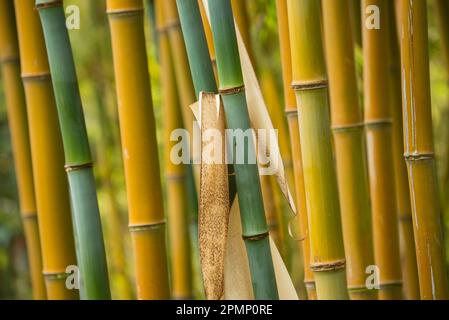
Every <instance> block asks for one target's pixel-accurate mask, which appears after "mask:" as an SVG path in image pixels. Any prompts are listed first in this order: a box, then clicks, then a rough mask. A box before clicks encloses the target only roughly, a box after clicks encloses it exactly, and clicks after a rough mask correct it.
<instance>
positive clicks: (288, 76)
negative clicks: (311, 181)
mask: <svg viewBox="0 0 449 320" xmlns="http://www.w3.org/2000/svg"><path fill="white" fill-rule="evenodd" d="M276 10H277V17H278V29H279V42H280V49H281V50H280V51H281V63H282V80H283V88H284V100H285V114H286V115H287V121H288V127H289V132H290V142H291V150H292V151H293V152H292V156H293V171H294V181H295V194H296V209H297V211H298V212H297V214H298V215H299V218H300V219H299V224H300V228H301V235H302V236H303V237H304V239H303V240H302V241H301V245H302V251H303V263H304V283H305V285H306V289H307V296H308V298H309V299H310V300H314V299H316V289H315V281H314V279H313V272H312V270H311V269H310V238H309V234H308V233H309V232H308V228H309V227H308V217H307V206H306V196H305V190H304V173H303V167H302V155H301V141H300V136H299V123H298V109H297V106H296V97H295V92H294V91H293V89H292V87H291V83H292V57H291V48H290V32H289V30H288V13H287V1H286V0H276Z"/></svg>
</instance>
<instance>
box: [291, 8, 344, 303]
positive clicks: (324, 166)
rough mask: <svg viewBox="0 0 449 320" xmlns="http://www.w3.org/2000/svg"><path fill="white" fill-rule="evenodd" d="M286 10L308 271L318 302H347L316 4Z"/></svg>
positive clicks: (325, 83) (323, 63)
mask: <svg viewBox="0 0 449 320" xmlns="http://www.w3.org/2000/svg"><path fill="white" fill-rule="evenodd" d="M287 5H288V21H289V31H290V44H291V53H292V79H293V88H294V90H295V92H296V98H297V104H298V112H299V114H298V119H299V130H300V136H301V150H302V156H303V168H304V183H305V194H306V199H307V209H308V214H309V234H310V239H311V240H310V241H311V263H310V267H311V269H312V271H313V273H314V278H315V283H316V290H317V297H318V299H347V298H348V293H347V288H346V268H345V265H346V261H345V253H344V247H343V236H342V230H341V222H340V208H339V201H338V190H337V177H336V174H335V168H334V163H333V158H332V145H331V131H330V119H329V106H328V84H327V76H326V68H325V60H324V51H323V45H322V39H321V23H320V20H321V19H320V18H321V11H320V2H319V1H315V0H288V1H287ZM323 199H326V201H323Z"/></svg>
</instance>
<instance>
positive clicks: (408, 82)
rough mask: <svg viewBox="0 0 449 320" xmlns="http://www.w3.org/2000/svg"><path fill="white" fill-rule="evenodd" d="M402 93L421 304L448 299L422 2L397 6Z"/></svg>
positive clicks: (425, 29) (423, 2) (425, 18)
mask: <svg viewBox="0 0 449 320" xmlns="http://www.w3.org/2000/svg"><path fill="white" fill-rule="evenodd" d="M400 4H401V17H402V18H401V21H402V23H401V32H400V35H401V57H402V76H403V78H402V84H403V86H402V93H403V118H404V139H405V160H406V161H407V168H408V177H409V187H410V195H411V203H412V210H413V211H412V213H413V228H414V233H415V245H416V258H417V263H418V276H419V286H420V293H421V299H426V300H428V299H448V298H449V288H448V282H447V281H448V279H447V274H446V267H445V259H444V249H443V243H444V242H443V234H442V224H441V217H440V206H439V199H438V186H437V175H436V167H435V158H434V145H433V134H432V130H430V129H429V128H432V116H431V99H430V72H429V56H428V51H427V50H428V34H427V8H426V5H427V3H426V1H425V0H407V1H405V0H403V1H401V3H400Z"/></svg>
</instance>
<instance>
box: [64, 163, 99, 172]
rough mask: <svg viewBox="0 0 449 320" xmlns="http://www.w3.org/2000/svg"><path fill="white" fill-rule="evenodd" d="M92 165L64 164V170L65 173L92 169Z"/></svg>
mask: <svg viewBox="0 0 449 320" xmlns="http://www.w3.org/2000/svg"><path fill="white" fill-rule="evenodd" d="M93 166H94V164H93V163H92V162H87V163H82V164H66V165H65V166H64V169H65V171H66V172H73V171H78V170H82V169H87V168H92V167H93Z"/></svg>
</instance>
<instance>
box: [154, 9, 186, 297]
mask: <svg viewBox="0 0 449 320" xmlns="http://www.w3.org/2000/svg"><path fill="white" fill-rule="evenodd" d="M162 9H163V8H162V6H161V5H159V4H158V5H157V6H156V24H157V29H158V30H159V37H158V40H159V56H160V63H161V70H162V73H161V82H162V83H161V85H162V90H163V93H162V95H163V97H162V98H163V108H164V142H165V150H167V153H166V159H165V177H166V181H167V182H166V184H167V196H168V201H167V203H168V219H169V220H168V221H169V224H168V226H169V235H170V237H169V238H170V247H171V259H172V264H171V267H172V291H173V296H174V297H175V298H176V299H188V298H191V297H192V281H191V273H192V270H191V261H190V246H189V243H190V242H189V233H188V221H187V220H188V219H187V213H188V212H187V211H186V201H187V199H186V198H185V197H186V190H185V181H184V180H185V168H184V166H183V165H176V164H174V163H173V162H172V161H171V159H170V154H169V153H168V150H171V149H172V147H173V146H174V145H175V142H173V141H171V139H170V135H171V133H172V131H173V130H176V129H178V128H182V115H181V110H180V106H179V99H178V96H177V90H176V81H175V75H174V70H173V64H172V58H171V57H172V53H171V51H170V44H169V40H168V36H167V32H166V31H167V29H166V27H167V26H166V21H165V19H164V13H163V10H162Z"/></svg>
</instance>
